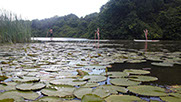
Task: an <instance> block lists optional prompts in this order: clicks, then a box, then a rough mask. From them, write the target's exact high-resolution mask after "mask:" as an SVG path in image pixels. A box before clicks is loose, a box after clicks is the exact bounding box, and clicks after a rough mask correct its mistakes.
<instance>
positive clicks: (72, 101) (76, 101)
mask: <svg viewBox="0 0 181 102" xmlns="http://www.w3.org/2000/svg"><path fill="white" fill-rule="evenodd" d="M63 102H81V100H64V101H63Z"/></svg>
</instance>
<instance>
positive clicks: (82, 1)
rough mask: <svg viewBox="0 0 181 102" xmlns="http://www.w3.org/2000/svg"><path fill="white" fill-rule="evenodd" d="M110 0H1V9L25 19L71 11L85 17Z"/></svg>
mask: <svg viewBox="0 0 181 102" xmlns="http://www.w3.org/2000/svg"><path fill="white" fill-rule="evenodd" d="M108 1H109V0H0V9H6V10H8V11H11V12H13V13H16V14H18V15H21V16H22V18H23V19H29V20H32V19H44V18H50V17H53V16H55V15H58V16H64V15H68V14H70V13H73V14H75V15H77V16H78V17H82V16H83V17H84V16H85V15H88V14H90V13H94V12H99V11H100V7H101V6H102V5H104V4H106V3H107V2H108Z"/></svg>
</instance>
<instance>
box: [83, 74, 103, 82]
mask: <svg viewBox="0 0 181 102" xmlns="http://www.w3.org/2000/svg"><path fill="white" fill-rule="evenodd" d="M83 79H89V82H95V83H96V82H102V81H105V80H106V79H107V78H106V77H105V76H102V75H86V76H84V77H83Z"/></svg>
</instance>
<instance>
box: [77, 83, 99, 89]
mask: <svg viewBox="0 0 181 102" xmlns="http://www.w3.org/2000/svg"><path fill="white" fill-rule="evenodd" d="M97 86H99V84H98V83H86V84H85V85H83V86H81V87H87V88H91V87H97Z"/></svg>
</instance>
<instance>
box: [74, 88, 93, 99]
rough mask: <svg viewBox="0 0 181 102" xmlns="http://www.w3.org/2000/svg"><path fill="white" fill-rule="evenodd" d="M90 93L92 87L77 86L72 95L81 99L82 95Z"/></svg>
mask: <svg viewBox="0 0 181 102" xmlns="http://www.w3.org/2000/svg"><path fill="white" fill-rule="evenodd" d="M90 93H92V88H79V89H76V90H75V91H74V95H75V96H76V97H77V98H79V99H81V98H82V97H83V96H84V95H86V94H90Z"/></svg>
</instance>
